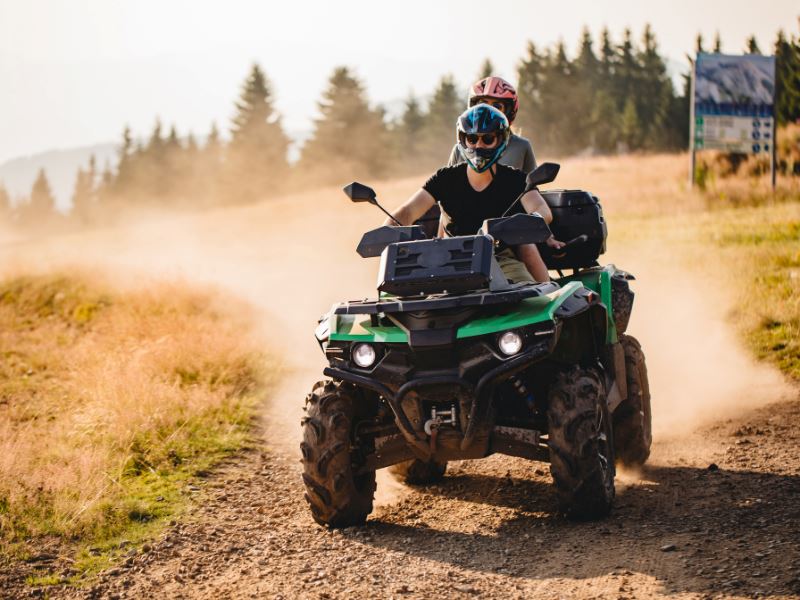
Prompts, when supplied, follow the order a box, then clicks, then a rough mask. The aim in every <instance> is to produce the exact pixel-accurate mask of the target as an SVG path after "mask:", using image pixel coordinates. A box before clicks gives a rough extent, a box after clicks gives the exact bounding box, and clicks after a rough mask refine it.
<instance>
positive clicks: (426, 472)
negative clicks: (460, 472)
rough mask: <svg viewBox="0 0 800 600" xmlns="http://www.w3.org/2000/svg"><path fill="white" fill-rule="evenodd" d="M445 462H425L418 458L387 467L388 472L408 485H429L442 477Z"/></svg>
mask: <svg viewBox="0 0 800 600" xmlns="http://www.w3.org/2000/svg"><path fill="white" fill-rule="evenodd" d="M446 470H447V463H446V462H444V463H440V462H436V461H429V462H425V461H422V460H420V459H418V458H415V459H413V460H407V461H404V462H401V463H398V464H396V465H392V466H391V467H389V472H390V473H391V474H392V475H394V476H395V477H396V478H397V479H398V480H400V481H402V482H403V483H407V484H408V485H429V484H431V483H437V482H439V481H441V480H442V479H444V472H445V471H446Z"/></svg>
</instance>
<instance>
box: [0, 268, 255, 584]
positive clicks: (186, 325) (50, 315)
mask: <svg viewBox="0 0 800 600" xmlns="http://www.w3.org/2000/svg"><path fill="white" fill-rule="evenodd" d="M234 308H236V309H238V311H237V312H239V311H241V309H242V307H239V306H235V307H234V306H231V305H230V304H227V305H226V304H223V302H222V300H221V299H220V298H219V297H216V296H215V295H214V294H212V293H200V292H192V291H187V290H186V289H179V288H178V287H177V286H169V285H165V284H155V285H152V286H148V288H147V289H146V290H144V291H120V290H116V289H114V287H113V286H110V285H109V284H108V283H107V282H104V281H103V280H101V279H98V277H97V276H89V275H88V274H83V275H79V276H62V275H42V276H33V277H28V276H23V277H14V278H9V279H6V280H5V281H2V282H0V332H1V333H0V352H2V357H3V360H2V361H0V543H2V544H3V546H4V547H5V550H6V551H7V552H9V553H11V554H16V555H20V556H28V557H30V556H31V555H32V554H33V555H35V554H36V553H43V552H44V553H46V552H47V546H48V545H58V544H62V543H69V542H70V541H73V540H74V541H79V548H78V550H79V551H80V550H82V553H81V552H79V557H80V559H79V563H78V564H77V565H76V569H82V568H86V567H91V563H92V562H93V561H95V562H96V561H98V560H99V561H100V562H101V563H103V562H105V559H107V558H109V556H108V552H107V550H108V549H109V548H111V547H119V543H120V541H122V540H123V539H125V540H127V542H128V543H135V542H137V541H138V540H139V539H141V538H142V537H143V536H147V535H152V531H149V530H148V529H152V527H153V526H157V525H158V524H160V523H163V521H164V520H165V518H167V517H169V516H171V515H173V514H175V513H176V512H178V511H179V510H180V509H181V507H182V506H183V505H184V504H185V500H184V499H183V496H182V493H185V491H186V488H185V484H186V483H187V482H188V481H189V480H190V479H191V478H196V477H197V476H198V475H199V476H202V475H203V474H204V472H205V471H206V470H207V469H208V468H210V467H211V466H213V465H214V464H215V463H216V462H217V461H218V460H219V459H220V458H221V457H223V456H225V455H226V454H229V453H230V452H232V451H234V450H238V449H240V448H242V446H243V445H244V444H245V443H246V441H247V440H248V436H249V435H250V434H251V420H252V417H253V414H254V412H255V410H256V406H257V403H258V400H259V398H258V395H259V394H260V393H262V392H263V391H264V386H265V384H266V382H267V376H266V374H265V373H264V372H263V364H264V362H263V356H261V355H260V354H259V352H258V351H257V346H256V343H255V341H254V340H253V339H251V338H249V337H248V335H246V333H245V331H246V330H245V326H244V324H243V323H242V319H241V318H234V317H233V316H232V315H234V314H236V313H234V310H233V309H234ZM184 495H185V494H184ZM124 545H125V544H124V543H123V546H124ZM90 549H91V550H90Z"/></svg>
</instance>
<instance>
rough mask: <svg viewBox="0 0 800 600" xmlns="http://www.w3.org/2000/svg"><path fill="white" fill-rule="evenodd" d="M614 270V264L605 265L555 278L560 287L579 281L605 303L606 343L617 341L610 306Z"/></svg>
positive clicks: (615, 327)
mask: <svg viewBox="0 0 800 600" xmlns="http://www.w3.org/2000/svg"><path fill="white" fill-rule="evenodd" d="M616 271H617V268H616V267H615V266H614V265H606V266H604V267H602V268H597V269H590V270H586V271H581V272H579V273H577V274H576V275H569V276H568V277H562V278H561V279H556V281H558V283H559V284H561V286H562V287H565V286H566V285H568V283H575V282H580V283H581V284H583V285H584V286H585V287H586V288H587V289H590V290H592V291H593V292H595V293H596V294H598V295H599V296H600V301H601V302H602V303H603V304H604V305H605V307H606V313H607V315H608V317H607V318H608V328H607V333H606V343H607V344H614V343H616V342H617V341H618V339H617V326H616V325H615V323H614V315H613V312H612V306H611V276H612V275H613V274H614V273H615V272H616Z"/></svg>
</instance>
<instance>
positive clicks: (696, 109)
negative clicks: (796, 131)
mask: <svg viewBox="0 0 800 600" xmlns="http://www.w3.org/2000/svg"><path fill="white" fill-rule="evenodd" d="M691 82H692V90H691V93H692V104H691V117H690V118H691V121H690V123H691V125H690V127H691V130H690V137H691V140H690V143H691V154H692V160H691V163H692V166H691V168H692V173H691V183H692V184H694V181H695V160H696V157H695V154H696V152H697V151H698V150H720V151H722V152H729V153H737V154H762V155H763V154H768V155H769V157H770V171H771V174H772V188H773V189H775V169H776V164H775V163H776V160H775V133H776V128H775V57H774V56H761V55H756V54H748V55H745V56H729V55H725V54H706V53H704V52H701V53H699V54H698V55H697V60H695V63H694V68H693V69H692V80H691Z"/></svg>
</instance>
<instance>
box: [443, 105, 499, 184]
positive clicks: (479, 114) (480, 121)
mask: <svg viewBox="0 0 800 600" xmlns="http://www.w3.org/2000/svg"><path fill="white" fill-rule="evenodd" d="M487 134H491V135H494V136H496V137H497V140H498V141H497V143H496V144H495V146H494V147H492V148H486V147H479V146H477V145H476V146H474V147H470V145H469V144H467V136H470V135H477V136H484V135H487ZM510 136H511V127H510V126H509V124H508V119H507V118H506V116H505V115H504V114H503V112H502V111H500V110H498V109H496V108H494V107H493V106H489V105H488V104H478V105H477V106H473V107H470V108H468V109H467V110H465V111H464V112H463V113H461V116H459V117H458V121H457V122H456V137H457V142H458V150H459V152H460V153H461V156H463V157H464V160H466V161H467V164H468V165H469V166H470V168H472V169H473V170H474V171H476V172H478V173H483V172H484V171H486V170H487V169H488V168H489V167H491V166H492V165H493V164H494V163H496V162H497V160H498V159H499V158H500V156H501V155H502V154H503V152H504V151H505V149H506V147H508V139H509V137H510Z"/></svg>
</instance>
